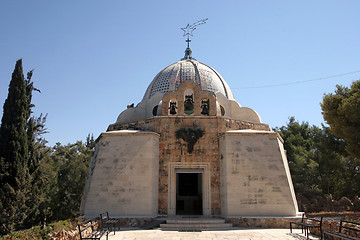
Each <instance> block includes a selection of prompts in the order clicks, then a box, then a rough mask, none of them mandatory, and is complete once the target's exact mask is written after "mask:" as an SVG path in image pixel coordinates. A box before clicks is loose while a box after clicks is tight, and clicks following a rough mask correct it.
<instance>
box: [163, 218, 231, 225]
mask: <svg viewBox="0 0 360 240" xmlns="http://www.w3.org/2000/svg"><path fill="white" fill-rule="evenodd" d="M166 223H169V224H173V223H190V224H197V223H210V224H217V223H225V220H224V219H221V218H195V219H188V218H181V219H168V220H167V221H166Z"/></svg>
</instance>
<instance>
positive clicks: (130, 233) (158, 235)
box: [102, 228, 320, 240]
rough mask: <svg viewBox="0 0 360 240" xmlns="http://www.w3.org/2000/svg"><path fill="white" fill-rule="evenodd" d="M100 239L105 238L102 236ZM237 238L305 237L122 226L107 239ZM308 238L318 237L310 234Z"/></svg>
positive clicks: (249, 231) (265, 231)
mask: <svg viewBox="0 0 360 240" xmlns="http://www.w3.org/2000/svg"><path fill="white" fill-rule="evenodd" d="M102 239H106V238H105V237H103V238H102ZM135 239H136V240H222V239H223V240H235V239H236V240H237V239H251V240H254V239H259V240H268V239H270V240H271V239H285V240H294V239H306V237H305V236H304V235H303V234H301V230H300V229H295V231H293V233H290V231H289V229H236V228H234V230H229V231H203V232H178V231H161V230H140V229H136V228H132V229H131V228H122V229H121V231H116V233H115V235H114V232H111V233H110V234H109V240H135ZM310 239H320V238H318V237H315V236H310Z"/></svg>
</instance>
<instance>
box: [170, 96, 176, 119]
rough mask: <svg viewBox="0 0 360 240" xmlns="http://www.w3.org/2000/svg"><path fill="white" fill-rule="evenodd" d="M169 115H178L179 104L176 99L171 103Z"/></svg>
mask: <svg viewBox="0 0 360 240" xmlns="http://www.w3.org/2000/svg"><path fill="white" fill-rule="evenodd" d="M169 114H171V115H176V114H177V102H176V100H175V99H171V100H170V102H169Z"/></svg>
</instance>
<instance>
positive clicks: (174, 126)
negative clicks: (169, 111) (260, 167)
mask: <svg viewBox="0 0 360 240" xmlns="http://www.w3.org/2000/svg"><path fill="white" fill-rule="evenodd" d="M131 128H132V129H137V130H142V131H152V132H156V133H158V134H159V135H160V138H159V214H167V213H168V212H167V210H168V192H169V186H168V185H169V163H170V162H185V163H210V169H211V214H212V215H220V214H221V206H220V205H221V198H220V153H219V136H220V134H221V133H224V132H226V131H229V130H239V129H254V130H263V131H269V126H268V125H267V124H254V123H249V122H243V121H239V120H233V119H227V118H224V117H216V116H158V117H152V118H149V119H144V120H140V121H136V122H132V123H127V124H117V125H111V126H110V127H109V129H108V130H110V131H113V130H121V129H131ZM180 128H195V129H203V130H204V131H205V134H204V136H203V137H201V138H200V139H199V140H198V141H197V143H196V144H195V145H194V151H193V153H192V154H189V153H188V152H187V143H186V142H185V141H184V140H182V139H177V138H176V131H177V130H179V129H180Z"/></svg>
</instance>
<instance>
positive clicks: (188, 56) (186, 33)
mask: <svg viewBox="0 0 360 240" xmlns="http://www.w3.org/2000/svg"><path fill="white" fill-rule="evenodd" d="M207 20H208V18H205V19H202V20H200V21H197V22H195V23H193V24H191V25H190V24H188V25H186V27H184V28H181V30H183V31H184V35H183V37H185V36H187V39H186V40H185V42H187V48H186V50H185V57H184V58H183V59H182V60H185V59H193V58H192V56H191V53H192V51H191V49H190V42H191V40H190V36H193V34H192V33H193V31H195V29H196V27H197V26H199V25H202V24H205V23H206V21H207Z"/></svg>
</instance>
